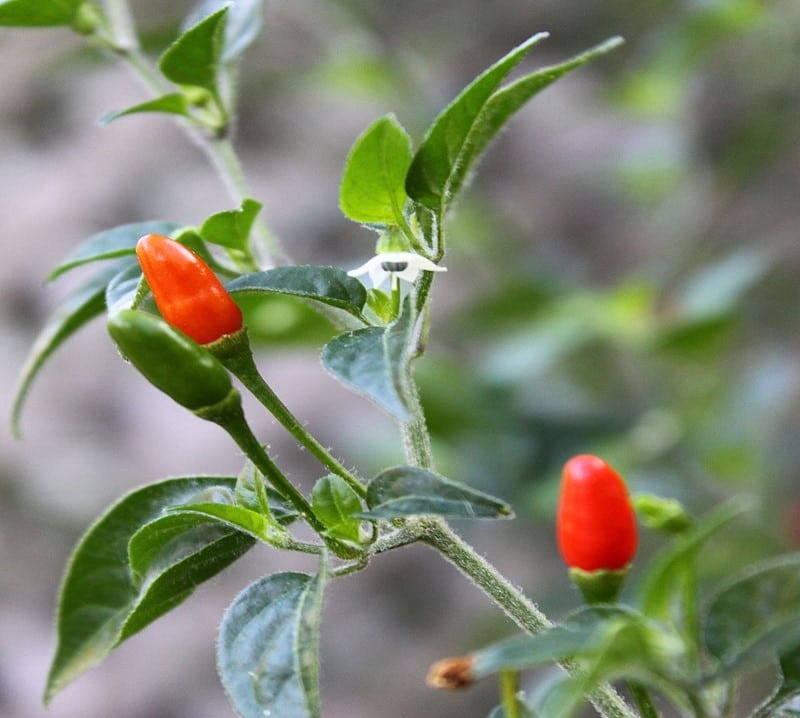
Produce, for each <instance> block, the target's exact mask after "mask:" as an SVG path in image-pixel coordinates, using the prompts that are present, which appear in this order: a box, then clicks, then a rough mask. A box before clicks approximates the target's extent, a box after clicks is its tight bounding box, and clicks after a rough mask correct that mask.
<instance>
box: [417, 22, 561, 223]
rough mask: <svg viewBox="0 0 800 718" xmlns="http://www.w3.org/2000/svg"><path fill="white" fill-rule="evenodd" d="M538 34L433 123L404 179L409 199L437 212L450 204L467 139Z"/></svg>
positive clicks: (539, 37) (467, 153)
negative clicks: (451, 190) (450, 190)
mask: <svg viewBox="0 0 800 718" xmlns="http://www.w3.org/2000/svg"><path fill="white" fill-rule="evenodd" d="M547 36H548V33H545V32H542V33H539V34H538V35H534V36H533V37H531V38H529V39H528V40H526V41H525V42H524V43H522V44H521V45H519V46H518V47H515V48H514V49H513V50H512V51H511V52H509V53H508V54H507V55H506V56H505V57H503V58H501V59H500V60H499V61H498V62H496V63H495V64H494V65H492V66H491V67H490V68H489V69H488V70H486V71H485V72H483V73H482V74H481V75H479V76H478V77H477V78H475V80H473V81H472V82H471V83H470V84H469V85H468V86H467V87H466V88H465V89H464V90H463V91H462V92H461V94H460V95H459V96H458V97H456V99H455V100H453V102H451V103H450V104H449V105H448V106H447V107H446V108H445V109H444V111H443V112H442V113H441V114H440V115H439V116H438V117H437V118H436V120H434V123H433V125H431V127H430V129H429V130H428V132H427V134H426V135H425V138H424V139H423V140H422V144H421V145H420V146H419V148H418V149H417V152H416V154H415V155H414V158H413V160H412V162H411V166H410V168H409V170H408V176H407V177H406V191H407V192H408V196H409V197H411V199H413V200H415V201H417V202H419V203H421V204H423V205H425V206H426V207H429V208H430V209H432V210H435V211H437V212H441V210H442V209H443V208H444V206H445V205H446V204H447V202H448V201H449V200H450V194H451V193H450V192H449V189H450V188H449V185H450V182H451V181H452V179H453V177H454V175H455V173H456V171H457V168H458V166H459V165H460V164H462V163H464V162H465V160H466V163H467V164H469V161H468V160H467V158H468V157H469V156H470V155H471V154H473V152H472V148H471V147H470V144H469V136H470V133H471V132H472V130H473V127H474V126H475V125H476V124H477V122H478V119H479V117H480V115H481V112H482V111H483V108H484V106H485V105H486V103H487V102H488V100H489V98H490V97H491V95H492V93H493V92H494V91H495V90H496V89H497V87H498V86H499V85H500V83H501V82H502V81H503V79H504V78H505V77H506V75H508V73H509V72H511V70H512V69H513V68H514V67H515V66H516V65H517V64H518V63H519V62H520V61H521V60H522V59H523V58H524V57H525V55H527V54H528V52H529V51H530V49H531V48H532V47H533V46H534V45H535V44H536V43H537V42H539V41H540V40H543V39H544V38H546V37H547ZM473 159H474V156H473Z"/></svg>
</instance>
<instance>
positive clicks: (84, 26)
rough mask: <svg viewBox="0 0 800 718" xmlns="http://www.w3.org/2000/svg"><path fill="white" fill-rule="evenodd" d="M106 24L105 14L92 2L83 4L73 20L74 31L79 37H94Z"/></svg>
mask: <svg viewBox="0 0 800 718" xmlns="http://www.w3.org/2000/svg"><path fill="white" fill-rule="evenodd" d="M104 24H105V18H104V17H103V13H102V12H101V11H100V9H99V8H98V7H97V6H95V5H94V4H92V3H90V2H85V3H83V5H81V6H80V7H79V8H78V10H77V12H76V13H75V17H73V18H72V29H73V30H74V31H75V32H77V33H78V34H79V35H93V34H94V33H95V32H96V31H97V30H98V29H99V28H101V27H103V25H104Z"/></svg>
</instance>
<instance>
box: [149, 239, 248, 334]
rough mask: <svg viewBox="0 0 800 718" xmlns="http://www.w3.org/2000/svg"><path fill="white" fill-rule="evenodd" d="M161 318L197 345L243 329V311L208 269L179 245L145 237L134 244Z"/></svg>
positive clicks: (190, 251) (189, 251)
mask: <svg viewBox="0 0 800 718" xmlns="http://www.w3.org/2000/svg"><path fill="white" fill-rule="evenodd" d="M136 256H137V257H138V258H139V264H140V265H141V267H142V271H143V272H144V276H145V278H146V279H147V283H148V284H149V285H150V290H151V291H152V292H153V298H154V299H155V301H156V306H157V307H158V310H159V311H160V312H161V316H162V317H164V319H165V320H166V321H167V322H168V323H169V324H171V325H172V326H173V327H175V328H176V329H180V331H182V332H183V333H184V334H186V335H187V336H189V337H191V338H192V339H194V340H195V341H196V342H197V343H198V344H209V343H211V342H214V341H216V340H217V339H219V338H220V337H223V336H225V335H226V334H232V333H233V332H236V331H239V329H241V328H242V312H241V310H240V309H239V307H238V306H237V305H236V303H235V302H234V301H233V299H231V296H230V295H229V294H228V292H227V291H226V290H225V287H223V286H222V283H221V282H220V281H219V279H217V277H216V275H215V274H214V272H212V271H211V268H210V267H209V266H208V265H207V264H206V263H205V262H204V261H203V260H202V259H201V258H200V257H198V256H197V255H196V254H195V253H194V252H192V250H190V249H189V248H188V247H185V246H184V245H182V244H181V243H180V242H176V241H175V240H174V239H170V238H169V237H163V236H161V235H160V234H148V235H145V236H144V237H142V238H141V239H140V240H139V242H138V244H137V245H136Z"/></svg>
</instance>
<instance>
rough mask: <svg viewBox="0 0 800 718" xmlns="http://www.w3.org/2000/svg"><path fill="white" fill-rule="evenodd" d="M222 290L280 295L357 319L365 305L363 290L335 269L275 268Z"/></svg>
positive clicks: (241, 278) (244, 278)
mask: <svg viewBox="0 0 800 718" xmlns="http://www.w3.org/2000/svg"><path fill="white" fill-rule="evenodd" d="M226 289H227V290H228V291H229V292H230V293H231V294H233V295H237V294H241V295H248V294H251V295H272V294H283V295H286V296H290V297H303V298H304V299H312V300H314V301H316V302H322V303H323V304H327V305H328V306H331V307H334V308H336V309H342V310H344V311H345V312H348V313H349V314H352V315H353V316H355V317H358V318H361V310H362V309H363V307H364V304H365V303H366V301H367V293H366V290H365V289H364V286H363V285H362V284H361V282H359V281H358V280H357V279H353V278H352V277H348V276H347V274H346V273H345V272H343V271H342V270H341V269H338V268H336V267H310V266H296V267H275V268H274V269H266V270H264V271H261V272H253V273H251V274H244V275H242V276H240V277H237V278H236V279H234V280H233V281H232V282H229V283H228V285H227V287H226Z"/></svg>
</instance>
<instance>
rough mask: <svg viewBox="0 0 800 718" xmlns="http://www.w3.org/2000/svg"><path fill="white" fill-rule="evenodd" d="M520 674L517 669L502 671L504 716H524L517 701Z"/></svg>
mask: <svg viewBox="0 0 800 718" xmlns="http://www.w3.org/2000/svg"><path fill="white" fill-rule="evenodd" d="M518 690H519V674H518V673H517V672H516V671H501V672H500V698H501V701H502V703H503V712H504V713H505V716H504V718H522V716H521V715H520V711H519V701H517V691H518Z"/></svg>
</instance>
